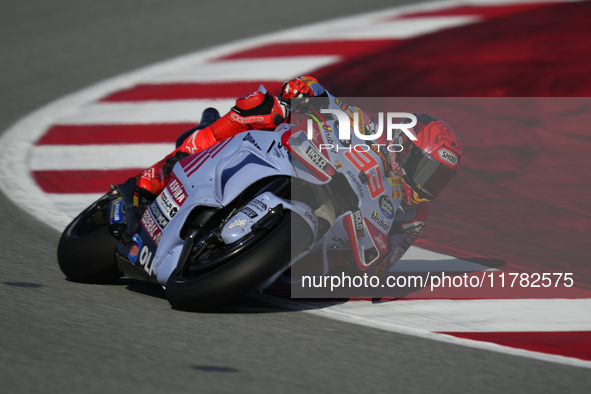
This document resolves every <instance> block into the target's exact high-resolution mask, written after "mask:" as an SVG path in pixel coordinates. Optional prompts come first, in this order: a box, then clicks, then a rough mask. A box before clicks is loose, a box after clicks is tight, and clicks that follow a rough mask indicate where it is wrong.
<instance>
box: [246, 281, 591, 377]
mask: <svg viewBox="0 0 591 394" xmlns="http://www.w3.org/2000/svg"><path fill="white" fill-rule="evenodd" d="M249 297H251V298H254V299H258V300H261V301H265V302H268V303H270V304H274V305H279V306H282V307H286V308H289V309H293V310H301V311H305V312H307V313H312V314H314V315H319V316H322V317H327V318H330V319H335V320H340V321H343V322H347V323H353V324H359V325H362V326H368V327H372V328H378V329H381V330H385V331H391V332H396V333H399V334H406V335H413V336H417V337H421V338H426V339H431V340H435V341H439V342H446V343H451V344H454V345H462V346H468V347H472V348H476V349H483V350H488V351H493V352H498V353H504V354H510V355H513V356H521V357H527V358H531V359H535V360H541V361H547V362H554V363H559V364H565V365H570V366H574V367H582V368H591V361H585V360H581V359H578V358H573V357H564V356H556V355H552V354H546V353H539V352H533V351H529V350H524V349H516V348H511V347H508V346H502V345H497V344H495V343H491V342H483V341H475V340H471V339H465V338H458V337H455V336H451V335H446V334H440V333H437V332H432V331H429V330H425V329H422V328H417V327H411V326H410V324H409V325H406V322H404V321H401V320H396V319H395V318H394V317H393V316H391V315H389V314H388V312H386V311H384V310H382V314H380V316H379V317H378V318H373V317H370V316H367V312H368V311H372V310H374V308H375V307H376V306H378V305H385V304H386V303H384V304H370V303H369V302H363V301H361V302H349V303H345V304H339V305H330V304H328V303H324V304H323V303H305V302H298V301H291V300H286V299H282V298H277V297H272V296H269V295H266V294H258V293H254V292H251V293H250V294H249ZM434 301H436V300H426V301H423V302H425V303H430V302H434ZM488 301H491V302H493V303H494V302H495V301H498V300H488ZM540 301H547V300H540ZM568 301H573V300H568ZM585 301H587V300H585ZM411 302H413V301H399V302H392V303H400V304H406V303H411ZM454 302H462V301H454ZM463 302H465V303H470V302H472V300H469V301H468V300H466V301H463ZM324 305H325V306H324ZM349 305H352V306H354V305H359V306H358V308H359V310H360V312H361V315H359V314H355V312H354V311H353V310H351V309H347V307H346V306H349ZM339 307H345V309H342V308H341V309H339ZM564 307H565V308H570V306H568V305H564ZM542 310H543V308H542ZM571 310H572V309H571ZM457 312H458V313H459V314H464V313H465V312H464V311H463V310H461V309H460V310H459V311H457ZM519 313H521V311H519ZM450 317H451V318H454V317H455V316H442V318H443V319H444V320H449V318H450ZM501 317H502V318H503V319H506V318H507V315H502V316H501ZM569 331H570V330H569Z"/></svg>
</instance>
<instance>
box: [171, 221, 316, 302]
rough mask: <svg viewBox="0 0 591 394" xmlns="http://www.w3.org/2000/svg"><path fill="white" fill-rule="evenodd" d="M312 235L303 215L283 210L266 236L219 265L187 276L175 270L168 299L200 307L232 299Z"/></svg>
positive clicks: (260, 280) (278, 265) (282, 263)
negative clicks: (198, 273) (192, 275)
mask: <svg viewBox="0 0 591 394" xmlns="http://www.w3.org/2000/svg"><path fill="white" fill-rule="evenodd" d="M313 239H314V235H313V233H312V230H311V229H310V226H309V225H308V224H307V223H306V222H305V221H304V219H302V218H301V217H300V216H298V215H297V214H292V213H291V211H285V212H284V214H283V217H282V218H281V221H280V222H279V224H278V225H277V226H276V227H275V228H274V229H273V230H270V232H269V234H267V235H266V237H264V238H263V239H262V240H260V241H259V242H257V243H256V244H254V245H253V246H252V247H251V248H250V249H249V250H247V251H244V252H243V253H242V254H240V255H238V257H236V258H235V259H232V260H230V261H229V262H227V263H225V264H223V265H222V266H220V267H218V268H216V269H214V270H211V271H207V272H206V273H204V274H202V275H200V276H197V277H194V278H191V279H186V278H185V277H183V276H182V272H181V271H179V270H175V271H174V272H173V273H172V275H171V277H170V278H169V279H168V282H167V284H166V297H167V299H168V302H169V303H170V304H171V305H172V307H173V308H174V309H179V310H185V311H204V310H207V309H210V308H213V307H216V306H219V305H222V304H224V303H226V302H229V301H231V300H233V299H236V298H238V297H240V296H242V295H243V294H245V293H247V292H248V291H249V290H252V289H254V288H255V287H256V286H258V285H259V284H261V283H263V282H264V281H265V280H267V279H269V278H270V277H271V276H272V275H273V274H275V273H277V272H279V271H280V270H282V269H284V268H285V267H286V266H287V265H288V264H289V263H290V261H291V259H292V258H293V257H294V256H296V255H298V254H299V253H301V252H302V251H304V250H305V249H306V247H308V246H309V245H310V244H311V243H312V242H313ZM290 251H291V253H290Z"/></svg>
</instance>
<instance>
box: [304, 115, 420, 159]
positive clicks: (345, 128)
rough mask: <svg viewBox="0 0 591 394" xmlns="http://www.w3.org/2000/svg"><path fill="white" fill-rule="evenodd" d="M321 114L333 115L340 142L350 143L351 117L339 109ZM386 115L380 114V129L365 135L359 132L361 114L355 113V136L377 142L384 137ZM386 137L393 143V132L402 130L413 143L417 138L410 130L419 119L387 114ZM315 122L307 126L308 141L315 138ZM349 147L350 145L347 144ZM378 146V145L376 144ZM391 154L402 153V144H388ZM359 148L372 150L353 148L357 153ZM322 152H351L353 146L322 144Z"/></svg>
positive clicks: (363, 145)
mask: <svg viewBox="0 0 591 394" xmlns="http://www.w3.org/2000/svg"><path fill="white" fill-rule="evenodd" d="M320 113H322V114H332V115H334V116H336V117H337V120H336V122H337V125H336V127H337V130H338V131H339V140H340V141H349V140H350V139H351V127H350V124H351V122H350V119H349V116H348V115H347V114H346V113H345V112H343V111H341V110H338V109H326V108H322V109H320ZM383 119H384V113H383V112H378V123H377V124H378V127H377V130H376V132H375V133H372V134H363V133H361V132H360V131H359V114H358V113H357V112H353V132H354V133H355V136H356V137H357V138H359V139H361V140H364V141H370V140H377V139H378V138H380V137H381V136H382V133H383V132H384V120H383ZM385 119H386V122H385V123H386V136H387V137H388V141H392V139H393V137H392V134H393V131H394V130H401V131H402V132H403V133H404V134H406V136H407V137H408V138H410V139H411V140H413V141H416V140H417V137H415V135H414V134H413V133H412V131H410V130H409V129H410V128H412V127H414V126H416V124H417V117H416V116H415V115H413V114H411V113H407V112H387V113H386V116H385ZM394 119H410V123H394ZM313 124H314V121H313V120H312V119H308V124H307V134H308V139H309V140H312V139H313V138H314V126H313ZM347 145H348V144H347ZM374 145H376V144H374ZM377 145H384V144H377ZM386 146H387V149H388V151H389V152H402V149H403V148H402V145H400V144H388V145H386ZM357 147H361V150H363V151H366V152H367V151H369V150H370V149H371V148H370V146H368V145H366V144H357V145H355V146H354V147H353V149H354V150H355V151H359V150H358V149H357ZM319 148H320V151H322V149H326V150H332V151H335V150H336V151H337V152H338V151H339V149H346V150H349V151H350V150H351V148H352V146H348V147H339V146H338V145H336V144H320V146H319Z"/></svg>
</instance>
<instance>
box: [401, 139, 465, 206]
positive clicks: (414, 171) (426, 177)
mask: <svg viewBox="0 0 591 394" xmlns="http://www.w3.org/2000/svg"><path fill="white" fill-rule="evenodd" d="M402 167H403V168H404V171H405V175H404V180H405V181H406V183H408V185H409V186H410V187H412V188H413V189H414V190H415V191H416V192H417V193H418V195H419V197H420V198H427V199H430V200H431V199H433V198H435V197H437V196H439V194H441V192H442V191H443V189H445V186H447V184H448V183H449V182H450V181H451V180H452V179H453V178H454V177H455V176H456V175H457V172H456V171H454V170H452V169H451V168H449V167H447V166H445V165H443V164H441V163H440V162H438V161H437V160H435V159H434V158H433V157H431V156H429V155H428V154H427V153H425V152H423V151H422V150H420V149H418V148H417V147H415V146H413V147H412V148H411V151H410V152H408V153H407V155H406V157H405V158H404V161H403V162H402Z"/></svg>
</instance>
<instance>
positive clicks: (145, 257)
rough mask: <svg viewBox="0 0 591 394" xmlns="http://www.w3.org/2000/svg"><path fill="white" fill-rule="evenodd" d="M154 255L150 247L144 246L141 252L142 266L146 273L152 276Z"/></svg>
mask: <svg viewBox="0 0 591 394" xmlns="http://www.w3.org/2000/svg"><path fill="white" fill-rule="evenodd" d="M153 256H154V254H153V253H152V251H151V250H150V248H149V247H148V246H145V245H144V246H143V247H142V248H141V250H140V261H139V264H140V266H141V267H142V268H143V269H144V271H146V272H147V273H148V274H150V275H152V257H153Z"/></svg>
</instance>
